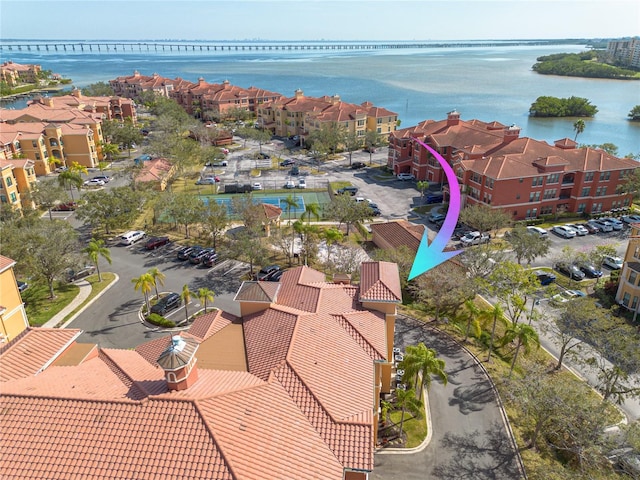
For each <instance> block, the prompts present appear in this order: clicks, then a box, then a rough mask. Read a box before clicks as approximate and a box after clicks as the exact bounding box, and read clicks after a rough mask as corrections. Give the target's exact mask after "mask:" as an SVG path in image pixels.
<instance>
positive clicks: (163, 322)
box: [147, 313, 176, 328]
mask: <svg viewBox="0 0 640 480" xmlns="http://www.w3.org/2000/svg"><path fill="white" fill-rule="evenodd" d="M147 321H148V322H149V323H152V324H153V325H157V326H159V327H165V328H173V327H175V326H176V324H175V322H172V321H171V320H167V319H166V318H164V317H163V316H162V315H158V314H157V313H152V314H151V315H149V316H148V317H147Z"/></svg>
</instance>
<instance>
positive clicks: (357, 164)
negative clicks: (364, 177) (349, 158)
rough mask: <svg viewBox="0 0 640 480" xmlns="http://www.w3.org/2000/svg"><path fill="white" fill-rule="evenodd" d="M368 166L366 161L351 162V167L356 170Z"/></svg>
mask: <svg viewBox="0 0 640 480" xmlns="http://www.w3.org/2000/svg"><path fill="white" fill-rule="evenodd" d="M366 166H367V165H365V163H364V162H353V163H352V164H351V168H352V169H354V170H358V169H360V168H365V167H366Z"/></svg>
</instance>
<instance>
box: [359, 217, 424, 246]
mask: <svg viewBox="0 0 640 480" xmlns="http://www.w3.org/2000/svg"><path fill="white" fill-rule="evenodd" d="M370 227H371V231H372V232H373V234H374V239H373V241H374V243H375V242H376V240H377V239H378V238H380V239H381V240H382V242H380V244H379V245H378V244H377V243H376V245H377V246H378V247H379V248H385V246H390V247H391V248H399V247H401V246H406V247H407V248H409V249H410V250H411V251H412V252H413V253H416V252H417V251H418V247H419V246H420V241H421V240H422V236H423V235H424V225H414V224H412V223H409V222H407V221H406V220H396V221H393V222H385V223H372V224H371V225H370Z"/></svg>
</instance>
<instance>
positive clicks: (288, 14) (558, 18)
mask: <svg viewBox="0 0 640 480" xmlns="http://www.w3.org/2000/svg"><path fill="white" fill-rule="evenodd" d="M56 26H59V28H56ZM635 35H640V1H638V0H536V1H527V0H491V1H486V0H446V1H435V0H395V1H388V0H341V1H325V0H281V1H271V0H254V1H249V0H199V1H198V0H195V1H194V0H185V1H181V0H85V1H82V2H80V1H75V0H73V1H71V0H55V1H51V0H50V1H32V0H0V38H21V39H34V38H41V39H70V40H89V39H105V40H142V39H147V40H160V39H176V40H180V39H184V40H253V39H255V40H258V39H260V40H458V39H478V40H481V39H513V38H523V39H526V38H611V37H625V36H635Z"/></svg>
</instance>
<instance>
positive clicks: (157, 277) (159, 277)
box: [147, 267, 167, 298]
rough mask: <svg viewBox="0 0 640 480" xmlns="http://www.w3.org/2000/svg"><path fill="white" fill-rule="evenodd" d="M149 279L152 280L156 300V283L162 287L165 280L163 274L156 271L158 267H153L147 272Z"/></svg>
mask: <svg viewBox="0 0 640 480" xmlns="http://www.w3.org/2000/svg"><path fill="white" fill-rule="evenodd" d="M147 273H148V274H149V275H151V278H152V279H153V287H154V288H155V289H156V298H158V296H159V295H158V283H160V285H162V286H164V279H165V278H167V277H166V275H165V274H164V273H162V272H161V271H160V270H158V267H153V268H151V269H149V270H148V271H147Z"/></svg>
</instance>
